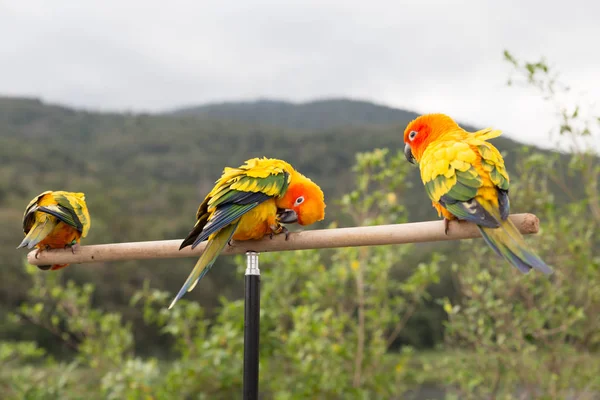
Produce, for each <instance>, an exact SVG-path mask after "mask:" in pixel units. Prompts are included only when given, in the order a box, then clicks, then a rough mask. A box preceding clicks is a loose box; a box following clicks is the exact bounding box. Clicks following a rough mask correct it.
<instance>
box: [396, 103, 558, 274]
mask: <svg viewBox="0 0 600 400" xmlns="http://www.w3.org/2000/svg"><path fill="white" fill-rule="evenodd" d="M500 135H501V132H500V131H498V130H493V129H491V128H488V129H483V130H480V131H477V132H467V131H465V130H464V129H462V128H461V127H460V126H458V124H457V123H456V122H454V120H452V118H450V117H449V116H447V115H444V114H427V115H422V116H420V117H418V118H416V119H415V120H413V121H412V122H410V123H409V124H408V126H407V127H406V130H405V131H404V143H405V144H406V145H405V147H404V155H405V156H406V158H407V160H408V161H409V162H411V163H415V161H416V162H418V163H419V167H420V171H421V179H422V180H423V183H424V185H425V191H426V192H427V194H428V195H429V198H430V199H431V200H432V203H433V206H434V207H435V208H436V209H437V211H438V214H439V215H440V216H442V215H443V217H444V221H445V223H446V234H447V233H448V223H449V221H450V220H452V219H459V220H465V221H471V222H474V223H475V224H477V227H478V228H479V230H480V231H481V235H482V236H483V238H484V239H485V241H486V243H487V244H488V245H489V246H490V247H491V248H492V249H493V250H494V251H495V252H496V253H497V254H498V255H500V256H502V257H504V258H505V259H506V260H508V261H509V262H510V263H511V264H512V265H514V266H515V267H516V268H517V269H519V271H521V272H523V273H527V272H529V271H530V270H531V269H532V268H535V269H537V270H539V271H541V272H543V273H546V274H550V273H552V269H551V268H550V267H549V266H548V265H546V263H545V262H544V261H542V260H541V259H540V258H539V257H538V256H537V255H536V254H535V253H534V252H533V251H531V250H530V249H529V248H528V247H527V245H526V243H525V241H524V239H523V236H522V235H521V233H520V232H519V231H518V230H517V228H516V227H515V226H514V224H513V223H512V222H511V220H510V219H509V218H508V215H509V209H510V202H509V198H508V189H509V177H508V173H507V172H506V169H505V167H504V160H503V159H502V156H501V155H500V152H499V151H498V149H496V147H494V146H493V145H492V144H491V143H488V142H487V140H488V139H493V138H495V137H498V136H500Z"/></svg>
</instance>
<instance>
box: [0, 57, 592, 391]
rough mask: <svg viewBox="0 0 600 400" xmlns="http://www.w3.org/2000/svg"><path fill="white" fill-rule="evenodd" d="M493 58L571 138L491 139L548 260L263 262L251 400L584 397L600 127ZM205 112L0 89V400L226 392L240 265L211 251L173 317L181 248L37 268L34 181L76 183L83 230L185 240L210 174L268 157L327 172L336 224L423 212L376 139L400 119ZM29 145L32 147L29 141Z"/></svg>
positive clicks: (389, 138)
mask: <svg viewBox="0 0 600 400" xmlns="http://www.w3.org/2000/svg"><path fill="white" fill-rule="evenodd" d="M506 58H507V60H508V61H509V62H510V63H511V65H513V66H514V70H515V73H514V75H513V77H511V84H517V83H523V84H525V85H526V86H531V87H534V88H536V89H537V90H540V91H541V93H542V95H543V96H544V97H545V98H546V99H548V101H552V102H554V104H556V105H557V110H558V116H559V123H558V129H557V138H558V139H560V140H561V142H562V143H563V144H565V143H567V144H569V145H570V149H571V152H570V153H569V154H559V153H552V152H542V151H538V150H535V149H531V148H526V147H523V148H521V147H520V146H517V145H516V144H515V143H513V142H510V141H506V140H504V141H495V143H496V144H498V146H499V147H500V148H501V149H502V150H504V151H507V152H508V154H507V155H508V156H507V157H506V162H507V164H508V166H509V169H510V172H511V178H512V179H511V208H512V211H513V212H524V211H529V212H534V213H535V214H536V215H538V217H540V219H541V232H540V234H539V235H535V236H533V237H530V238H527V241H528V242H529V243H530V244H531V245H532V246H533V247H534V248H535V249H536V250H537V251H538V253H539V254H540V255H541V256H542V258H544V259H545V260H546V261H547V262H548V263H549V264H550V265H552V266H553V267H554V269H555V273H554V274H553V275H552V276H550V277H547V276H542V275H541V274H537V273H535V272H532V273H530V274H528V275H523V274H521V273H519V272H518V271H517V270H516V269H514V268H512V267H510V266H509V265H508V264H507V263H506V262H504V261H503V260H502V259H500V258H498V257H496V256H495V255H493V253H492V252H491V251H490V250H489V249H488V248H487V247H486V246H485V244H484V243H483V241H481V240H480V239H477V240H468V241H463V242H461V243H460V244H457V243H453V244H440V243H436V244H419V245H404V246H386V247H360V248H346V249H336V250H326V251H299V252H283V253H266V254H263V255H261V271H262V277H261V282H262V301H261V348H260V351H261V367H260V373H261V386H260V388H261V393H262V395H263V396H264V398H265V399H278V400H284V399H304V398H319V399H346V398H350V399H355V398H356V399H370V398H386V399H387V398H390V399H394V398H397V399H401V398H421V399H426V398H427V399H429V398H434V397H435V398H448V399H481V398H494V399H533V398H535V399H565V398H577V399H593V398H597V397H598V396H599V393H600V380H598V378H597V377H598V376H599V374H600V357H599V355H598V351H599V350H600V282H599V279H600V274H599V272H600V271H599V269H600V254H599V249H600V229H599V224H600V200H599V194H598V180H599V177H600V163H599V159H598V157H597V152H596V149H595V148H594V147H592V146H590V145H589V143H590V139H592V140H593V139H596V140H597V139H598V138H599V137H600V132H599V129H598V128H599V126H598V121H600V120H598V119H595V118H592V117H589V118H588V114H589V113H588V114H586V113H584V112H583V106H579V107H577V106H571V105H565V104H562V103H561V102H560V96H558V94H560V91H561V90H562V88H563V87H564V86H563V85H560V83H559V82H558V80H557V77H556V75H555V74H554V73H553V71H552V69H551V68H549V67H548V66H547V65H546V64H545V63H544V62H543V61H541V62H535V63H521V62H520V61H518V60H517V59H516V58H515V57H513V56H512V55H510V54H509V53H506ZM303 112H306V110H304V111H303ZM211 113H214V110H211ZM192 114H193V113H192ZM200 114H202V113H200ZM295 115H297V114H291V115H290V119H289V120H290V121H292V122H293V123H297V116H295ZM368 115H371V114H368ZM386 115H387V117H386V118H392V117H390V116H389V115H388V114H386ZM211 116H213V117H214V114H211ZM242 116H243V114H242ZM338 117H339V115H338ZM204 118H205V116H203V117H195V116H132V115H111V114H106V115H99V114H92V113H87V112H79V111H72V110H68V109H64V108H60V107H48V106H45V105H42V104H40V103H37V102H35V101H32V100H22V101H16V100H14V99H10V100H6V99H0V123H1V124H3V125H2V126H7V129H6V130H5V131H4V132H3V134H2V135H0V141H1V143H0V153H1V154H0V156H1V157H2V159H3V160H5V159H7V160H8V162H7V163H2V165H0V176H2V178H3V179H1V180H0V205H1V207H2V208H0V220H1V221H2V223H3V226H5V227H7V229H5V230H3V231H2V233H1V234H2V235H5V236H3V237H2V239H3V240H2V241H0V243H2V246H3V247H0V252H2V254H3V256H4V255H6V257H5V258H4V259H5V260H6V267H5V268H3V269H2V270H0V274H1V278H0V279H2V280H0V289H1V291H0V296H1V297H2V300H3V302H2V304H3V309H2V310H0V313H2V314H0V318H3V320H4V322H3V324H2V325H1V328H2V329H1V330H0V334H1V335H2V337H4V338H5V339H4V341H2V342H0V364H1V365H2V367H1V368H0V393H2V398H6V399H56V398H60V399H81V398H86V399H90V400H91V399H96V398H97V399H127V400H128V399H132V400H133V399H170V398H183V399H230V398H237V397H239V394H240V392H241V386H242V356H243V351H242V349H243V314H244V304H243V301H242V300H241V299H240V297H241V296H240V295H241V293H242V290H243V289H242V288H243V285H242V282H241V279H239V278H238V277H241V276H242V272H243V270H244V267H245V266H244V260H243V257H238V258H234V257H222V258H220V259H219V260H220V266H218V267H217V268H215V269H213V270H212V271H211V274H209V275H208V276H207V277H205V278H204V279H203V281H202V282H201V284H200V285H199V286H198V288H197V289H196V290H195V291H193V292H192V293H191V294H190V295H188V296H186V297H185V298H184V299H183V300H181V301H180V302H179V303H178V304H177V306H176V307H175V308H174V309H173V310H171V311H167V309H166V306H167V305H168V302H169V301H170V300H171V298H172V295H173V292H174V291H175V290H177V289H178V288H179V287H180V285H181V283H182V282H183V280H184V279H185V277H186V276H187V273H188V272H189V268H190V267H191V264H190V265H188V263H189V260H187V261H186V260H174V261H171V260H169V261H168V263H165V262H164V261H156V262H143V263H141V262H140V263H135V262H128V263H119V265H118V266H117V265H112V266H108V265H98V266H93V267H89V268H84V267H78V266H72V267H69V268H67V269H65V271H64V273H62V272H60V273H45V272H41V271H39V270H38V269H37V268H35V267H33V266H29V265H25V266H23V264H22V258H21V257H22V254H19V253H18V252H16V251H15V250H14V249H13V248H12V247H10V246H12V245H11V244H10V243H13V242H15V246H16V244H17V242H18V240H19V238H20V237H21V232H20V230H19V228H20V218H21V213H22V210H21V208H22V207H24V204H26V201H28V200H29V198H30V197H33V195H35V194H37V193H38V192H41V191H42V190H46V189H47V188H55V186H56V185H59V186H60V188H61V189H67V190H82V191H85V192H86V193H88V203H89V205H90V210H91V211H92V213H93V217H92V218H93V225H92V231H91V232H92V233H91V234H90V240H89V241H88V242H87V243H97V242H111V241H118V242H120V241H132V240H152V239H169V238H180V237H183V236H184V235H185V234H186V233H187V229H189V227H190V221H191V218H190V217H191V216H193V215H194V212H195V209H196V207H197V204H198V202H199V200H200V198H201V197H202V196H203V195H204V194H205V193H206V192H207V191H208V189H210V187H211V186H212V181H213V180H214V178H215V177H217V176H218V174H219V172H220V169H221V168H222V166H224V165H235V164H239V163H240V162H242V161H243V160H244V159H246V158H249V157H251V156H255V155H263V154H266V155H269V156H276V157H282V158H285V159H287V160H290V161H291V162H293V163H294V164H295V166H297V167H298V168H299V169H300V170H301V171H303V172H305V173H307V175H309V176H311V178H313V179H315V180H316V181H317V182H319V183H320V184H322V185H323V187H324V188H325V190H326V196H327V198H328V199H329V200H328V204H329V207H328V209H327V211H328V215H327V221H329V222H328V224H329V226H330V227H335V226H343V225H377V224H385V223H402V222H407V221H410V220H415V219H431V218H433V217H434V215H435V214H434V211H433V210H432V209H431V208H430V206H429V203H428V202H426V197H425V196H426V195H425V193H424V191H423V190H422V188H421V187H420V183H419V182H417V180H416V179H415V178H416V168H410V165H409V164H408V163H407V162H406V161H405V160H404V158H403V155H402V153H401V152H397V151H395V150H388V149H387V148H393V149H397V148H398V147H401V146H400V145H399V135H400V133H399V132H401V129H402V128H403V127H402V126H401V125H399V126H397V127H390V126H388V127H374V126H358V125H355V126H354V127H352V128H350V129H341V128H335V127H331V126H327V129H326V130H324V131H322V132H310V131H302V130H300V129H298V128H299V127H300V126H297V125H295V126H294V129H296V130H293V129H292V128H289V127H288V128H286V129H282V130H275V129H273V128H267V127H262V126H254V127H253V128H252V129H254V131H252V132H248V128H247V126H246V127H244V125H240V124H239V121H240V119H243V118H241V117H239V116H238V118H237V119H238V122H237V123H233V122H224V121H217V120H208V119H204ZM321 118H323V117H322V116H321ZM234 119H235V118H234ZM283 120H285V118H283ZM321 123H323V122H321ZM290 126H292V124H291V125H290ZM319 126H321V125H319V124H313V125H310V128H311V129H318V127H319ZM58 131H60V133H57V132H58ZM215 134H218V137H219V140H214V137H215ZM53 135H60V136H59V137H60V140H58V139H57V140H51V139H52V136H53ZM25 137H28V138H29V139H34V141H33V142H27V143H28V144H27V145H25V142H24V140H23V139H24V138H25ZM174 138H177V140H174ZM350 138H351V139H352V140H354V141H351V139H350ZM67 139H68V140H67ZM180 139H182V140H181V141H180ZM29 143H37V146H35V145H31V144H29ZM225 144H227V146H225ZM5 145H11V146H14V147H12V148H11V149H10V150H7V149H8V148H7V147H6V146H5ZM373 148H375V150H372V149H373ZM40 149H43V151H44V152H46V151H47V152H48V154H52V155H53V156H52V159H51V160H52V161H53V162H51V163H49V162H48V159H42V158H40V157H39V155H38V151H40ZM299 149H300V150H299ZM227 150H229V151H227ZM367 150H369V151H367ZM355 153H356V155H354V154H355ZM23 176H27V177H30V179H23ZM65 178H66V179H65ZM190 182H197V183H199V184H198V185H197V187H195V188H194V187H193V186H194V185H190ZM134 188H135V189H134ZM343 193H346V194H343ZM424 204H425V206H423V205H424ZM184 210H187V212H184ZM331 221H337V222H331ZM321 226H323V225H321ZM94 229H95V230H94ZM15 238H16V239H15ZM226 266H230V268H227V267H226ZM4 278H6V280H4ZM92 282H93V283H92ZM198 299H199V300H200V301H197V300H198ZM17 304H18V306H17ZM423 348H430V349H432V350H429V351H427V352H423V351H422V349H423Z"/></svg>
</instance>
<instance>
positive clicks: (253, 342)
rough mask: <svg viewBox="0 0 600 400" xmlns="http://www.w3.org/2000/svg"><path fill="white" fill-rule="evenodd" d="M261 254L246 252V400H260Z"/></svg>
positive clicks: (244, 397)
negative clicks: (259, 265)
mask: <svg viewBox="0 0 600 400" xmlns="http://www.w3.org/2000/svg"><path fill="white" fill-rule="evenodd" d="M258 256H259V253H257V252H255V251H248V252H246V274H245V275H246V278H245V280H246V291H245V292H246V293H245V302H244V396H243V399H244V400H258V338H259V331H260V326H259V324H260V270H259V269H258Z"/></svg>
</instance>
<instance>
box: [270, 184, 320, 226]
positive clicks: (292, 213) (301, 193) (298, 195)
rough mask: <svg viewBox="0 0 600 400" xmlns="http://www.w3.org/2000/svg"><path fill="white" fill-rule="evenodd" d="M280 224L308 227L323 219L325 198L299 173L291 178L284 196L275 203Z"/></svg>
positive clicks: (316, 187) (318, 189)
mask: <svg viewBox="0 0 600 400" xmlns="http://www.w3.org/2000/svg"><path fill="white" fill-rule="evenodd" d="M277 205H278V207H279V208H280V209H281V210H280V212H279V213H278V218H279V221H280V222H282V223H293V222H297V223H299V224H300V225H310V224H313V223H315V222H317V221H321V220H323V218H325V196H324V195H323V191H322V190H321V188H320V187H319V186H318V185H317V184H316V183H314V182H313V181H311V180H310V179H309V178H307V177H305V176H304V175H302V174H300V173H297V172H296V173H295V174H294V175H293V176H292V180H291V182H290V185H289V186H288V189H287V191H286V192H285V195H284V196H283V197H282V198H281V199H280V200H279V201H278V202H277Z"/></svg>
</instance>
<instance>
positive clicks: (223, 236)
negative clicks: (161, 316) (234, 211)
mask: <svg viewBox="0 0 600 400" xmlns="http://www.w3.org/2000/svg"><path fill="white" fill-rule="evenodd" d="M238 223H239V222H238ZM238 223H235V224H233V225H229V226H227V227H225V228H223V229H221V230H220V231H219V232H218V233H217V234H216V235H215V236H214V237H213V238H210V239H209V240H208V244H207V245H206V248H205V249H204V252H203V253H202V255H201V256H200V258H199V259H198V262H197V263H196V265H195V266H194V269H193V270H192V272H191V273H190V275H189V276H188V278H187V279H186V281H185V283H184V284H183V286H182V287H181V289H179V292H178V293H177V295H176V296H175V298H174V299H173V301H172V302H171V305H170V306H169V310H170V309H171V308H173V306H174V305H175V303H177V301H179V299H181V298H182V297H183V295H184V294H185V293H186V292H191V291H192V289H194V287H196V284H198V282H199V281H200V279H202V278H203V277H204V275H206V273H207V272H208V271H209V270H210V268H211V267H212V265H213V264H214V262H215V261H216V259H217V257H218V256H219V254H220V253H221V251H222V250H223V248H224V247H225V245H227V242H229V240H230V239H231V237H232V236H233V233H234V232H235V230H236V228H237V226H238Z"/></svg>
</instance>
